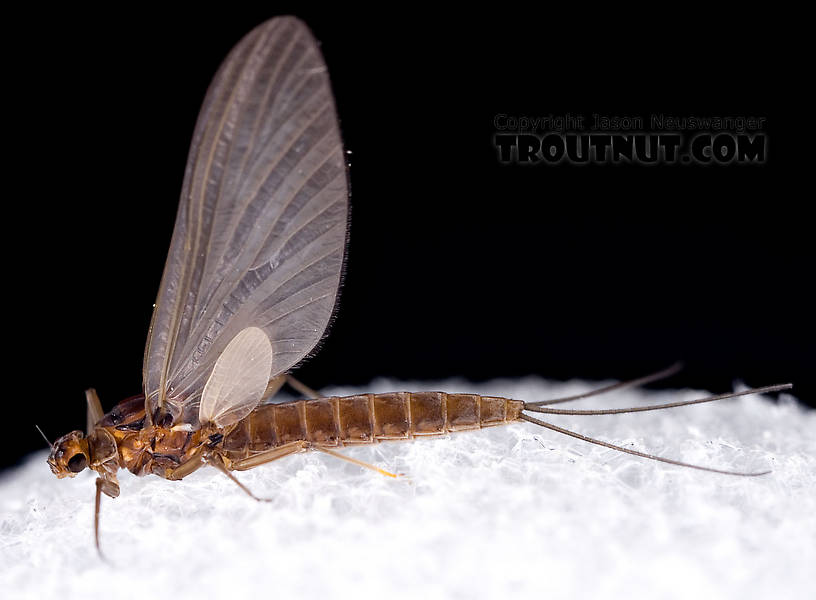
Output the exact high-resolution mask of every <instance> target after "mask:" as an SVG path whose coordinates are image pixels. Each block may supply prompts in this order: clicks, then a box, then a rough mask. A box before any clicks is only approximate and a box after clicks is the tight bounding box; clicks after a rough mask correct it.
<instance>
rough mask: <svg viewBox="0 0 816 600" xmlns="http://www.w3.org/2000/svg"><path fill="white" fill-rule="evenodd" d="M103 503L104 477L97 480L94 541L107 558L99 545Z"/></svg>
mask: <svg viewBox="0 0 816 600" xmlns="http://www.w3.org/2000/svg"><path fill="white" fill-rule="evenodd" d="M101 503H102V478H101V477H100V478H99V479H97V480H96V502H95V503H94V507H95V508H94V543H96V551H97V552H98V553H99V557H100V558H103V559H104V558H105V557H104V556H103V555H102V549H101V548H100V547H99V506H100V504H101Z"/></svg>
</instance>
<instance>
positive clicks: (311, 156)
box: [48, 17, 789, 547]
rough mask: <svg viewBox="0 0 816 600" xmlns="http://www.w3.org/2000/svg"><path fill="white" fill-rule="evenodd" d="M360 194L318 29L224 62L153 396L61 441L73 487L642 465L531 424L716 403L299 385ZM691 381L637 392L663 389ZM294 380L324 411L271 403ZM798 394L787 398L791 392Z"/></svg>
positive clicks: (161, 332)
mask: <svg viewBox="0 0 816 600" xmlns="http://www.w3.org/2000/svg"><path fill="white" fill-rule="evenodd" d="M347 219H348V181H347V172H346V164H345V161H344V155H343V146H342V142H341V139H340V132H339V127H338V124H337V118H336V115H335V109H334V100H333V98H332V94H331V88H330V85H329V80H328V76H327V73H326V67H325V64H324V62H323V59H322V57H321V56H320V52H319V50H318V47H317V44H316V42H315V41H314V39H313V38H312V36H311V34H310V32H309V31H308V29H307V28H306V27H305V26H304V25H303V24H302V23H301V22H300V21H298V20H297V19H294V18H292V17H282V18H276V19H272V20H270V21H267V22H266V23H264V24H262V25H260V26H259V27H257V28H256V29H254V30H253V31H252V32H250V33H249V34H248V35H247V36H246V37H244V38H243V39H242V40H241V41H240V42H239V44H238V45H237V46H236V47H235V48H234V49H233V50H232V52H231V53H230V54H229V56H228V57H227V59H226V60H225V61H224V63H223V64H222V65H221V67H220V69H219V70H218V73H217V74H216V76H215V79H214V80H213V83H212V84H211V86H210V89H209V90H208V92H207V96H206V98H205V100H204V105H203V107H202V109H201V113H200V115H199V119H198V122H197V124H196V128H195V132H194V134H193V141H192V146H191V150H190V156H189V159H188V163H187V170H186V174H185V179H184V185H183V188H182V194H181V200H180V203H179V209H178V214H177V217H176V224H175V229H174V231H173V237H172V241H171V244H170V251H169V254H168V258H167V263H166V265H165V269H164V274H163V277H162V282H161V286H160V289H159V294H158V298H157V301H156V307H155V310H154V313H153V319H152V322H151V326H150V333H149V336H148V342H147V347H146V350H145V357H144V366H143V380H144V393H143V394H142V395H140V396H136V397H133V398H130V399H127V400H125V401H123V402H121V403H119V404H118V405H117V406H116V407H114V409H113V410H111V411H110V412H108V413H107V414H105V413H104V412H103V410H102V407H101V403H100V402H99V399H98V398H97V396H96V393H95V392H94V391H93V390H89V391H88V392H87V400H88V421H87V430H86V434H83V433H82V432H80V431H73V432H71V433H69V434H67V435H65V436H63V437H61V438H60V439H58V440H57V441H56V443H55V444H53V448H52V451H51V455H50V456H49V459H48V462H49V464H50V466H51V469H52V471H53V472H54V473H55V474H56V475H57V476H58V477H66V476H69V477H71V476H74V475H75V474H76V473H78V472H80V471H82V470H83V469H85V468H91V469H93V470H94V471H96V472H97V473H98V475H99V478H98V479H97V484H96V522H95V525H96V526H95V531H96V535H97V537H96V541H97V547H98V546H99V539H98V529H99V528H98V518H99V504H100V498H101V494H102V493H104V494H106V495H108V496H110V497H116V496H117V495H118V494H119V484H118V482H117V478H116V473H117V471H118V469H120V468H123V469H127V470H129V471H131V472H132V473H135V474H136V475H146V474H155V475H159V476H161V477H164V478H166V479H181V478H183V477H185V476H186V475H188V474H190V473H192V472H193V471H195V470H196V469H198V468H199V467H201V466H202V465H204V464H210V465H212V466H214V467H216V468H218V469H219V470H221V471H222V472H223V473H225V474H226V475H227V476H229V477H230V478H231V479H233V480H234V481H235V482H236V483H238V485H240V486H241V487H242V489H244V490H245V491H247V492H248V493H250V492H249V490H247V489H246V488H245V487H244V486H243V485H242V484H240V483H239V482H238V480H237V479H235V478H234V477H233V476H232V475H231V473H230V472H231V471H233V470H244V469H249V468H252V467H255V466H257V465H260V464H263V463H266V462H270V461H273V460H277V459H279V458H282V457H284V456H287V455H289V454H292V453H295V452H302V451H307V450H319V451H323V452H326V453H329V454H331V455H333V456H337V457H339V458H343V459H345V460H349V461H351V462H354V463H356V464H358V465H361V466H364V467H368V468H372V469H374V470H377V471H379V472H381V473H384V474H386V475H393V474H391V473H387V472H385V471H383V470H381V469H379V468H378V467H375V466H373V465H368V464H366V463H362V462H360V461H357V460H355V459H351V458H349V457H345V456H344V455H342V454H341V453H339V452H337V450H336V449H337V448H339V447H342V446H346V445H355V444H365V443H374V442H380V441H385V440H405V439H411V438H414V437H420V436H432V435H441V434H445V433H448V432H453V431H459V430H465V429H478V428H481V427H486V426H492V425H499V424H504V423H510V422H514V421H520V420H524V421H528V422H532V423H536V424H538V425H541V426H543V427H547V428H550V429H552V430H554V431H558V432H559V433H563V434H566V435H571V436H573V437H577V438H580V439H583V440H585V441H588V442H592V443H596V444H601V445H604V446H607V447H610V448H614V449H617V450H620V451H621V452H627V453H629V454H634V455H637V456H641V457H645V458H650V459H654V460H660V461H663V462H667V463H672V464H678V465H683V466H690V467H693V468H697V469H702V470H708V471H716V472H722V473H731V474H742V475H755V474H757V473H733V472H730V471H718V470H717V469H711V468H708V467H700V466H696V465H688V464H685V463H680V462H678V461H674V460H671V459H667V458H662V457H657V456H653V455H649V454H645V453H642V452H638V451H635V450H631V449H626V448H622V447H620V446H616V445H614V444H610V443H607V442H602V441H600V440H594V439H591V438H587V437H585V436H582V435H580V434H578V433H575V432H572V431H568V430H565V429H562V428H559V427H556V426H554V425H550V424H548V423H545V422H544V421H540V420H538V419H537V418H534V417H532V416H530V415H529V414H527V413H528V412H537V413H550V414H552V413H562V414H563V413H567V414H608V413H619V412H636V411H641V410H654V409H657V408H666V407H670V406H681V405H685V404H693V403H696V402H708V401H711V400H718V399H723V398H727V397H733V396H735V395H741V394H726V395H723V396H714V397H710V398H702V399H700V400H696V401H691V402H678V403H672V404H668V405H660V406H652V407H637V408H634V409H616V410H613V411H580V410H576V411H559V410H557V409H552V408H547V405H548V404H553V403H556V402H564V401H567V400H573V399H577V398H578V397H572V398H562V399H557V400H550V401H538V402H522V401H520V400H513V399H505V398H495V397H485V396H476V395H469V394H445V393H442V392H421V393H409V392H398V393H390V394H366V395H361V396H349V397H344V398H335V397H332V398H320V397H318V396H317V394H316V393H314V392H312V391H311V390H309V389H308V388H306V387H305V386H303V385H302V384H299V383H298V382H297V381H296V380H294V379H293V378H292V377H291V376H290V375H288V374H287V371H289V370H290V369H291V368H292V367H294V366H295V365H296V364H297V363H299V362H300V361H301V360H302V359H303V358H304V357H306V356H307V355H308V354H309V353H310V352H311V351H312V350H313V349H314V348H315V346H316V345H317V343H318V341H319V340H320V338H321V337H322V336H323V334H324V332H325V330H326V327H327V325H328V323H329V321H330V318H331V316H332V312H333V309H334V306H335V300H336V297H337V291H338V287H339V285H340V278H341V273H342V270H343V261H344V251H345V245H346V232H347ZM674 370H676V369H674V368H672V369H669V370H667V371H664V372H661V373H656V374H654V375H651V376H648V377H645V378H641V379H640V380H635V381H632V382H627V383H626V384H618V385H616V386H611V387H609V388H604V389H601V390H597V391H596V392H594V393H600V392H603V391H609V390H610V389H613V388H615V387H620V386H621V385H630V384H638V383H646V382H648V381H653V380H655V379H658V378H660V377H663V376H667V375H669V374H670V373H671V372H674ZM284 383H289V384H290V385H292V386H293V387H295V388H296V389H298V390H299V391H301V392H303V393H304V395H306V396H309V397H310V399H308V400H299V401H295V402H288V403H282V404H271V403H269V402H268V399H270V398H271V397H272V396H274V394H275V393H277V391H278V390H279V389H280V387H281V386H282V385H284ZM787 387H789V386H787V385H782V386H770V387H767V388H761V389H759V390H749V391H748V392H742V393H755V392H759V391H775V390H779V389H785V388H787Z"/></svg>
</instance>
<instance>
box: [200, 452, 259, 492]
mask: <svg viewBox="0 0 816 600" xmlns="http://www.w3.org/2000/svg"><path fill="white" fill-rule="evenodd" d="M204 460H205V461H206V462H207V463H208V464H210V465H212V466H214V467H215V468H216V469H218V470H219V471H221V472H222V473H223V474H224V475H226V476H227V477H229V478H230V479H231V480H232V481H233V483H235V485H237V486H238V487H239V488H241V489H242V490H243V491H244V492H245V493H246V494H247V495H248V496H249V497H250V498H252V499H254V500H257V501H258V502H272V498H259V497H258V496H256V495H255V494H253V493H252V492H251V491H250V490H249V488H248V487H247V486H245V485H244V484H243V483H241V482H240V481H238V479H237V478H236V477H235V475H233V474H232V473H230V472H229V469H227V467H226V465H225V464H224V461H223V460H222V459H221V457H220V456H219V455H217V454H209V455H207V456H205V457H204Z"/></svg>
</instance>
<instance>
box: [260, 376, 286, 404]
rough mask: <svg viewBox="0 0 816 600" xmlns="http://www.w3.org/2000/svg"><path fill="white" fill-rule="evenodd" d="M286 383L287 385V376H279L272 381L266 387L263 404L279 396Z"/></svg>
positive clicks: (262, 397) (262, 399) (262, 398)
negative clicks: (276, 395)
mask: <svg viewBox="0 0 816 600" xmlns="http://www.w3.org/2000/svg"><path fill="white" fill-rule="evenodd" d="M284 383H286V375H278V376H277V377H273V378H272V379H270V380H269V383H268V384H267V385H266V390H264V393H263V396H261V403H263V402H264V401H265V400H267V399H269V398H271V397H272V396H274V395H275V394H277V393H278V392H279V391H280V389H281V388H282V387H283V384H284Z"/></svg>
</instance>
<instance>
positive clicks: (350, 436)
mask: <svg viewBox="0 0 816 600" xmlns="http://www.w3.org/2000/svg"><path fill="white" fill-rule="evenodd" d="M523 404H524V403H523V402H521V401H519V400H509V399H507V398H498V397H492V396H478V395H476V394H446V393H444V392H414V393H412V392H394V393H387V394H363V395H360V396H345V397H341V398H319V399H317V400H298V401H295V402H286V403H283V404H264V405H262V406H259V407H258V408H256V409H255V410H254V411H252V413H250V414H249V416H247V417H246V418H245V419H244V420H243V421H241V422H240V423H238V425H237V426H236V427H235V429H233V430H232V431H231V432H230V433H229V434H228V435H227V436H226V438H225V439H224V449H225V450H226V451H227V452H228V453H229V455H230V457H231V458H232V460H240V459H242V458H246V457H248V456H251V455H253V454H257V453H259V452H263V451H265V450H269V449H271V448H275V447H277V446H282V445H284V444H287V443H290V442H297V441H301V440H305V441H308V442H312V443H314V444H315V445H319V446H346V445H355V444H372V443H376V442H380V441H385V440H407V439H412V438H414V437H417V436H432V435H443V434H445V433H448V432H452V431H463V430H467V429H479V428H481V427H491V426H493V425H503V424H505V423H510V422H512V421H516V420H518V417H519V414H520V413H521V409H522V406H523Z"/></svg>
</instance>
